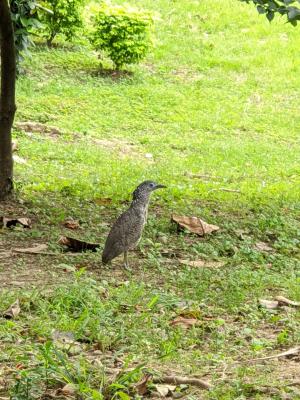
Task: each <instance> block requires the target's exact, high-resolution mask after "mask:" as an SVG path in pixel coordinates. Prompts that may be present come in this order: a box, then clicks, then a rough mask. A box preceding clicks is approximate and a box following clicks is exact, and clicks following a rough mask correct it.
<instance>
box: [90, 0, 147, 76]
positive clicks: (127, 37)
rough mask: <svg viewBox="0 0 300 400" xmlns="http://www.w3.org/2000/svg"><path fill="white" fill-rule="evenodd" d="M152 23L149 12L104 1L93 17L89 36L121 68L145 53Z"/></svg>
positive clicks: (97, 47)
mask: <svg viewBox="0 0 300 400" xmlns="http://www.w3.org/2000/svg"><path fill="white" fill-rule="evenodd" d="M151 25H152V17H151V15H150V13H148V12H145V11H142V10H135V9H130V8H128V7H127V8H126V7H121V6H112V5H109V4H105V3H104V4H102V6H101V8H100V9H99V11H98V13H97V14H96V16H95V17H94V19H93V27H94V30H93V32H92V33H91V35H90V40H91V43H92V44H93V46H94V48H95V49H96V50H102V51H104V52H105V53H106V54H107V55H108V57H109V58H110V59H111V60H112V61H113V63H114V64H115V67H116V69H120V68H121V67H122V66H123V65H125V64H133V63H138V62H139V61H140V60H142V59H143V58H144V57H145V55H146V54H147V52H148V50H149V48H150V46H151V37H150V29H151Z"/></svg>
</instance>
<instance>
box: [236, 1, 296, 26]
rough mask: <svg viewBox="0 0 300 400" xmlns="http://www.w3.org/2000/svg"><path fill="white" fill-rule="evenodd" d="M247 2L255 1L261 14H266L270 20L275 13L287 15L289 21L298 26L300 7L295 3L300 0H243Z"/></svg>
mask: <svg viewBox="0 0 300 400" xmlns="http://www.w3.org/2000/svg"><path fill="white" fill-rule="evenodd" d="M241 1H244V2H246V3H250V2H252V3H254V5H255V6H256V8H257V11H258V12H259V14H265V15H266V17H267V18H268V20H269V21H272V19H273V18H274V16H275V14H280V15H286V16H287V22H290V23H291V24H292V25H294V26H296V25H297V21H300V8H299V7H295V6H294V5H292V4H294V3H296V5H297V3H300V1H299V0H241Z"/></svg>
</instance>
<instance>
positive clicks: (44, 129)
mask: <svg viewBox="0 0 300 400" xmlns="http://www.w3.org/2000/svg"><path fill="white" fill-rule="evenodd" d="M15 127H16V128H17V129H19V130H21V131H23V132H30V133H47V134H48V135H50V136H54V137H57V136H60V135H61V134H62V132H61V130H60V129H59V128H57V127H55V126H48V125H45V124H42V123H40V122H34V121H25V122H16V123H15Z"/></svg>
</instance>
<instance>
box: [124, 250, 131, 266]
mask: <svg viewBox="0 0 300 400" xmlns="http://www.w3.org/2000/svg"><path fill="white" fill-rule="evenodd" d="M127 255H128V252H127V251H124V267H125V269H127V271H128V270H130V268H129V265H128V257H127Z"/></svg>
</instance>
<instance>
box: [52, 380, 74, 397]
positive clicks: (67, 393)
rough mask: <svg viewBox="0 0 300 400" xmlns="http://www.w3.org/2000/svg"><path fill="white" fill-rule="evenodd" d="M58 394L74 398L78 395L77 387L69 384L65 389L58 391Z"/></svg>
mask: <svg viewBox="0 0 300 400" xmlns="http://www.w3.org/2000/svg"><path fill="white" fill-rule="evenodd" d="M56 394H57V395H59V394H62V395H64V396H74V395H75V394H76V387H75V386H74V385H72V383H68V384H67V385H65V386H64V387H63V388H60V389H57V391H56Z"/></svg>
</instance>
